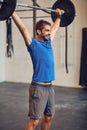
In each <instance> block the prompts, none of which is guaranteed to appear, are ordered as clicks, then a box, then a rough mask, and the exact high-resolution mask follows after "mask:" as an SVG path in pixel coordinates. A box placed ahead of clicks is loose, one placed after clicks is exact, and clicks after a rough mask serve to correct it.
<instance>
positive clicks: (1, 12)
mask: <svg viewBox="0 0 87 130" xmlns="http://www.w3.org/2000/svg"><path fill="white" fill-rule="evenodd" d="M16 5H17V6H21V7H26V8H35V9H39V10H45V11H50V12H51V18H52V20H53V22H54V21H55V19H56V18H57V17H58V16H57V14H56V9H57V8H60V9H61V10H62V18H61V22H60V27H66V26H68V25H69V24H71V23H72V21H73V20H74V17H75V6H74V4H73V3H72V2H71V1H70V0H57V1H56V2H55V3H54V4H53V6H52V8H51V9H48V8H42V7H38V6H30V5H27V4H18V3H17V0H0V20H6V19H8V18H9V17H10V16H11V15H12V13H13V11H14V10H15V8H16Z"/></svg>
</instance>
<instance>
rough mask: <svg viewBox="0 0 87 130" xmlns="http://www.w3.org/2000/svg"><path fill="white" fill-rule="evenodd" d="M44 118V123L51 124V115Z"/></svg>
mask: <svg viewBox="0 0 87 130" xmlns="http://www.w3.org/2000/svg"><path fill="white" fill-rule="evenodd" d="M44 118H45V121H46V122H51V120H52V118H53V116H52V115H49V116H48V115H45V117H44Z"/></svg>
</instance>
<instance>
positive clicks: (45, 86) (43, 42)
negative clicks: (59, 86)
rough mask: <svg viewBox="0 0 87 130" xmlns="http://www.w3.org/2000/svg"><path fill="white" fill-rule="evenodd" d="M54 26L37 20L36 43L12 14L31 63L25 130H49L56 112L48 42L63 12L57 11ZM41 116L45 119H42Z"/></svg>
mask: <svg viewBox="0 0 87 130" xmlns="http://www.w3.org/2000/svg"><path fill="white" fill-rule="evenodd" d="M56 14H57V15H58V17H57V18H56V20H55V22H54V24H53V25H52V26H51V24H50V23H49V22H47V21H44V20H40V21H39V22H37V24H36V39H35V38H31V36H30V34H29V32H28V30H27V28H26V27H25V26H24V24H23V23H22V21H21V19H20V18H19V16H18V15H17V14H16V13H15V12H14V13H13V15H12V18H13V20H14V22H15V24H16V25H17V27H18V28H19V30H20V32H21V34H22V36H23V38H24V41H25V44H26V46H27V49H28V52H29V54H30V56H31V59H32V63H33V69H34V72H33V76H32V82H31V85H30V87H29V116H30V120H29V122H28V124H27V125H26V128H25V130H35V128H36V126H37V125H38V123H39V120H40V119H42V117H43V119H42V121H41V130H50V126H51V120H52V118H53V115H54V112H55V103H54V96H55V95H54V89H53V87H52V81H53V80H54V79H55V76H54V58H53V50H52V46H51V42H52V40H53V38H54V35H55V33H56V32H57V30H58V27H59V25H60V20H61V15H62V11H61V10H60V9H56ZM43 115H44V116H43Z"/></svg>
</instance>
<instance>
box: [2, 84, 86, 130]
mask: <svg viewBox="0 0 87 130" xmlns="http://www.w3.org/2000/svg"><path fill="white" fill-rule="evenodd" d="M28 86H29V85H28V84H23V83H11V82H3V83H0V130H24V128H25V125H26V123H27V121H28V116H27V115H28ZM54 89H55V92H56V95H55V97H56V106H55V107H56V114H55V117H54V119H53V122H52V127H51V130H87V88H65V87H57V86H56V87H54ZM36 130H40V125H38V127H37V129H36Z"/></svg>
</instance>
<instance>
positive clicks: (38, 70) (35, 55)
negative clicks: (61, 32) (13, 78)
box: [27, 38, 55, 82]
mask: <svg viewBox="0 0 87 130" xmlns="http://www.w3.org/2000/svg"><path fill="white" fill-rule="evenodd" d="M27 49H28V52H29V53H30V56H31V59H32V63H33V70H34V71H33V76H32V82H49V81H52V80H54V79H55V76H54V56H53V50H52V47H51V39H50V38H49V40H48V41H45V42H40V41H38V40H36V39H35V38H32V43H31V44H30V45H29V46H28V45H27Z"/></svg>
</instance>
